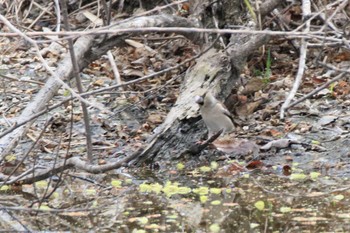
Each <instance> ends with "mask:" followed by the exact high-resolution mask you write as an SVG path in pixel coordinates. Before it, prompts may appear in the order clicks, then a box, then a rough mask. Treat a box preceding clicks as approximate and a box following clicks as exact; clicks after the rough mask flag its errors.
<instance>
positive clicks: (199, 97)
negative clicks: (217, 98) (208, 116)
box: [194, 95, 204, 105]
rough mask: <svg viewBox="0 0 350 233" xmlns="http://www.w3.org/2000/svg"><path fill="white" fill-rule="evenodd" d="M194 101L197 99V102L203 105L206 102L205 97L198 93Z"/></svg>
mask: <svg viewBox="0 0 350 233" xmlns="http://www.w3.org/2000/svg"><path fill="white" fill-rule="evenodd" d="M194 101H195V102H196V103H197V104H199V105H203V103H204V99H203V97H202V96H199V95H196V96H195V97H194Z"/></svg>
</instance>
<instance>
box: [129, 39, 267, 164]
mask: <svg viewBox="0 0 350 233" xmlns="http://www.w3.org/2000/svg"><path fill="white" fill-rule="evenodd" d="M234 36H235V37H236V38H235V39H234V40H232V41H233V42H231V43H230V44H229V45H228V48H229V49H227V51H217V50H216V49H211V50H210V51H209V52H207V53H206V54H204V55H203V56H202V57H201V58H199V59H198V60H197V63H196V65H195V66H193V67H192V69H191V70H190V71H189V72H188V73H187V75H186V77H185V80H184V82H183V83H182V85H181V93H180V95H179V97H178V99H177V101H176V103H175V105H174V107H173V108H172V109H171V110H170V112H169V114H168V115H167V117H166V119H165V121H164V123H163V124H162V125H161V126H159V127H158V129H157V130H156V133H155V135H154V136H153V139H152V140H151V141H150V142H149V145H148V146H147V147H146V148H145V150H144V151H143V152H142V153H141V154H140V156H139V157H138V159H137V161H136V164H138V165H140V164H142V163H144V162H146V163H152V162H157V163H158V164H162V163H167V162H168V161H171V160H173V159H175V158H179V157H180V156H184V155H187V154H189V148H193V145H194V144H195V143H196V141H198V140H200V139H201V138H203V137H204V135H205V133H206V128H205V126H204V124H203V122H202V121H199V120H200V116H199V107H198V105H197V104H195V102H194V97H195V96H196V95H201V94H203V93H204V92H206V91H207V90H209V89H210V90H211V91H212V92H213V94H214V95H216V96H219V97H220V99H221V100H225V99H226V98H227V97H228V96H229V95H230V93H231V91H232V90H233V89H235V88H236V87H237V83H238V80H239V78H240V71H241V70H242V68H243V66H244V64H245V61H246V59H247V57H248V56H249V55H250V54H252V53H253V52H254V51H256V50H257V49H258V48H259V47H260V46H262V45H264V44H265V43H267V42H268V40H269V36H267V35H256V36H249V37H248V38H247V36H245V35H241V36H240V37H241V43H239V41H240V39H239V38H237V37H239V36H238V35H234Z"/></svg>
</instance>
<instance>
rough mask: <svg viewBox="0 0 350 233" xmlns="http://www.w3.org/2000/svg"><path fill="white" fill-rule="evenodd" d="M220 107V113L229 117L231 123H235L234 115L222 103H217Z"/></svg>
mask: <svg viewBox="0 0 350 233" xmlns="http://www.w3.org/2000/svg"><path fill="white" fill-rule="evenodd" d="M217 104H218V105H219V108H220V111H221V112H222V113H223V114H224V115H225V116H227V117H228V118H230V119H231V121H232V122H233V116H232V114H231V113H230V112H229V111H228V110H227V108H226V107H225V106H223V105H222V104H221V103H217Z"/></svg>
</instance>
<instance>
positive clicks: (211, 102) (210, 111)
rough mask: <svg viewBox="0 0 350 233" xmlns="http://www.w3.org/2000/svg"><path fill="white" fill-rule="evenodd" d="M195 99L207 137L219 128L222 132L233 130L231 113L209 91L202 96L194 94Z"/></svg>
mask: <svg viewBox="0 0 350 233" xmlns="http://www.w3.org/2000/svg"><path fill="white" fill-rule="evenodd" d="M195 101H196V103H197V104H199V106H200V112H201V115H202V118H203V120H204V123H205V124H206V126H207V128H208V132H209V138H210V137H211V136H213V135H214V134H215V133H216V132H218V131H219V130H221V129H222V130H223V134H225V133H230V132H232V131H233V130H234V128H235V126H234V124H233V119H232V115H231V113H230V112H229V111H228V110H227V109H226V107H225V106H224V105H223V104H222V103H221V102H220V101H219V100H217V99H216V98H215V97H214V96H213V95H212V94H211V93H210V92H207V93H205V94H204V95H202V96H196V97H195Z"/></svg>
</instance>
